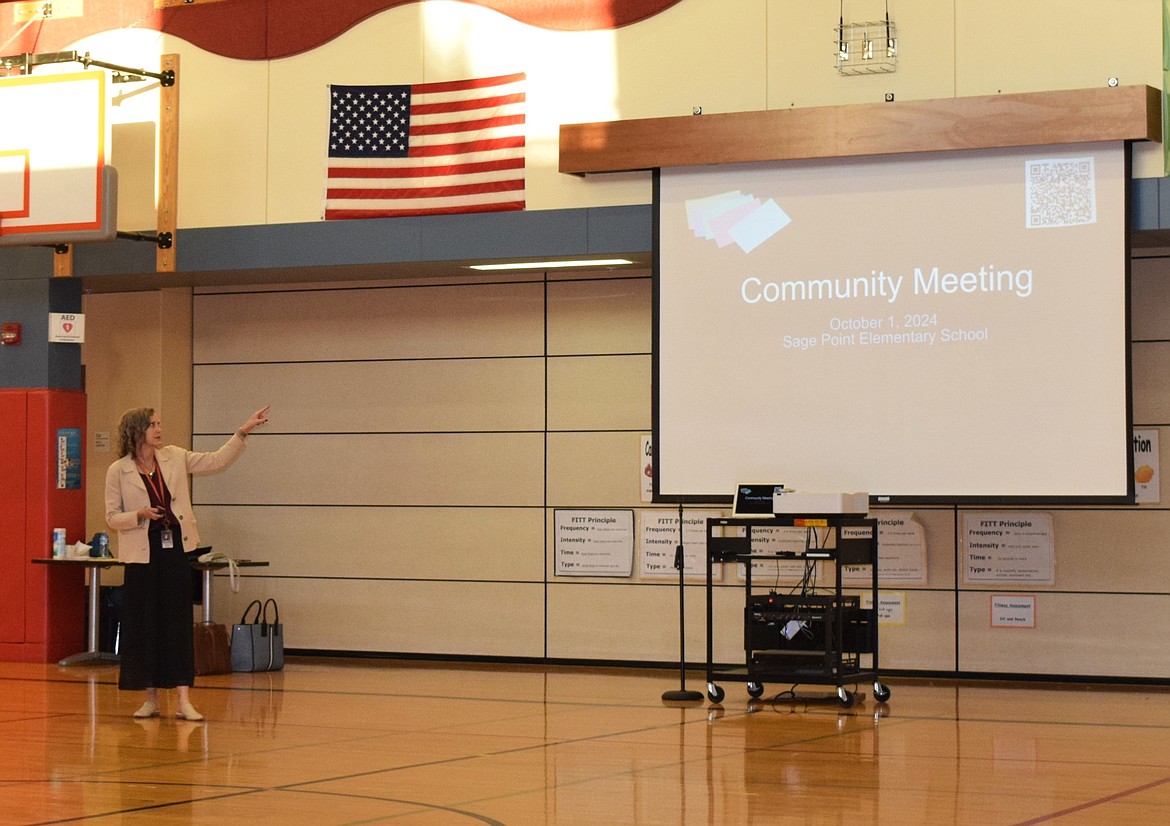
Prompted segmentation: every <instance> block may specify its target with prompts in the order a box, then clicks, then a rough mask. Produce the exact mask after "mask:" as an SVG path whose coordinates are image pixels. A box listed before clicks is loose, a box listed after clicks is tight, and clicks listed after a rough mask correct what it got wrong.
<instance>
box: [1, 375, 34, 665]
mask: <svg viewBox="0 0 1170 826" xmlns="http://www.w3.org/2000/svg"><path fill="white" fill-rule="evenodd" d="M27 404H28V391H27V390H0V422H3V427H0V643H23V642H24V589H25V577H26V576H27V574H28V573H29V571H28V568H29V567H31V566H29V565H28V563H27V562H26V561H25V554H24V537H25V509H26V507H27V505H26V496H25V493H26V491H25V463H26V453H27V445H28V438H27V433H26V430H27V428H28V415H27V410H26V407H27Z"/></svg>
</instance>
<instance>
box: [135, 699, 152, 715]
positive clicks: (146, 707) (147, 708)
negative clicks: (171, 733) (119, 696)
mask: <svg viewBox="0 0 1170 826" xmlns="http://www.w3.org/2000/svg"><path fill="white" fill-rule="evenodd" d="M134 716H135V717H137V718H139V719H142V718H145V717H157V716H158V703H156V702H155V701H154V700H147V701H146V702H145V703H143V704H142V708H140V709H138V711H136V712H134Z"/></svg>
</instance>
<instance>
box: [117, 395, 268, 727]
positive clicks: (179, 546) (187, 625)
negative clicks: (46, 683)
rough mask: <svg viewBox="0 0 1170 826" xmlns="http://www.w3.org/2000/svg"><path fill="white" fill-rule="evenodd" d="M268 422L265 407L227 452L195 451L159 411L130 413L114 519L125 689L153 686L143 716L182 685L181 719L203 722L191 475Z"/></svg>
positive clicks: (232, 453)
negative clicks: (196, 696) (173, 438)
mask: <svg viewBox="0 0 1170 826" xmlns="http://www.w3.org/2000/svg"><path fill="white" fill-rule="evenodd" d="M267 421H268V406H267V405H265V406H264V407H262V408H260V409H259V410H257V411H256V412H255V413H253V414H252V416H251V417H250V418H249V419H248V421H246V422H244V424H243V425H241V426H240V429H239V430H237V431H236V432H235V434H234V435H233V436H232V437H231V438H230V439H228V440H227V443H226V444H224V446H223V447H221V448H220V449H219V450H216V451H214V452H212V453H195V452H193V451H190V450H185V449H183V448H181V447H176V446H175V445H165V446H164V445H163V439H162V423H161V422H160V421H159V417H158V414H157V413H155V412H154V410H153V409H152V408H149V407H139V408H136V409H134V410H127V411H126V412H125V413H123V414H122V419H121V421H120V422H119V423H118V453H119V455H120V456H121V457H122V458H120V459H118V460H117V461H116V462H114V463H113V464H112V465H110V468H109V470H107V471H106V524H107V525H109V526H110V528H111V530H115V531H117V532H118V559H119V560H120V561H122V562H123V563H125V565H126V568H125V580H124V597H123V599H124V605H123V614H122V638H121V647H120V651H119V653H120V655H121V662H122V668H121V672H120V673H119V675H118V688H120V689H123V690H125V691H142V690H145V691H146V702H145V703H143V704H142V707H141V708H140V709H138V710H137V711H136V712H134V716H135V717H157V716H158V713H159V706H158V690H159V689H160V688H177V689H178V690H179V697H178V709H177V711H176V713H175V716H176V717H178V718H179V719H184V720H202V719H203V715H202V714H200V713H199V712H198V711H196V710H195V707H194V706H192V705H191V693H190V690H191V684H192V683H193V682H194V681H195V644H194V639H193V633H192V623H193V617H192V600H191V565H190V564H189V563H188V561H187V557H186V556H185V555H184V550H185V549H188V548H190V549H191V550H194V549H196V548H198V547H199V531H198V530H197V529H196V527H195V514H194V513H193V512H192V510H191V488H190V484H189V481H188V475H189V474H202V473H214V472H216V471H219V470H223V469H224V468H226V467H228V466H229V465H231V464H232V462H234V461H235V460H236V459H238V458H239V457H240V454H242V453H243V452H244V450H245V448H246V447H247V438H248V434H249V433H251V432H252V431H253V430H254V429H256V428H257V427H259V426H260V425H262V424H265V423H266V422H267Z"/></svg>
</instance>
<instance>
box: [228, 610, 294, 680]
mask: <svg viewBox="0 0 1170 826" xmlns="http://www.w3.org/2000/svg"><path fill="white" fill-rule="evenodd" d="M269 605H271V606H272V622H269V621H268V606H269ZM253 606H255V608H256V615H255V616H254V617H253V618H252V620H251V622H249V621H248V615H249V614H250V613H251V612H252V608H253ZM282 668H284V628H283V627H282V626H281V624H280V609H279V608H277V606H276V600H274V599H269V600H265V602H264V604H263V605H261V604H260V600H258V599H254V600H252V602H251V603H249V605H248V607H247V608H245V609H244V615H243V616H242V617H240V621H239V622H238V623H236V624H235V625H233V626H232V671H280V670H281V669H282Z"/></svg>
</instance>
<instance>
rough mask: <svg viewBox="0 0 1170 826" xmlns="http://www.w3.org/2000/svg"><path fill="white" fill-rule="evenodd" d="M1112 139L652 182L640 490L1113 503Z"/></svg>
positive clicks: (1124, 335) (1117, 157)
mask: <svg viewBox="0 0 1170 826" xmlns="http://www.w3.org/2000/svg"><path fill="white" fill-rule="evenodd" d="M1128 184H1129V148H1128V146H1127V145H1126V144H1124V143H1121V142H1116V143H1108V144H1100V143H1094V144H1076V145H1065V146H1040V147H1027V148H1013V149H1006V150H987V151H984V150H980V151H964V152H940V153H926V154H921V155H899V156H887V157H873V158H861V159H856V158H852V159H834V160H829V161H797V162H776V163H769V164H744V165H725V166H707V167H689V168H679V169H663V170H660V171H659V172H658V173H656V177H655V209H656V212H655V220H656V240H657V255H656V256H655V262H656V264H655V273H654V276H655V303H654V399H653V403H654V433H653V447H654V493H655V499H656V501H672V502H677V501H726V500H727V499H728V498H729V496H730V494H731V492H732V491H733V489H734V486H735V484H736V482H739V481H745V480H752V481H761V480H766V481H770V482H779V483H783V484H785V485H786V486H787V487H788V488H789V489H794V490H799V491H808V492H843V491H848V492H855V491H866V492H868V493H869V494H870V495H871V502H874V503H885V502H890V503H899V502H905V503H912V502H933V501H948V502H949V501H954V502H960V503H962V502H968V501H970V502H976V501H977V502H986V501H1003V502H1070V503H1071V502H1102V503H1105V502H1110V503H1115V502H1126V501H1132V496H1133V481H1132V479H1133V476H1132V469H1131V468H1132V459H1131V452H1130V449H1129V446H1130V437H1131V405H1130V388H1129V301H1128V282H1129V244H1128V225H1127V217H1128V198H1127V195H1128Z"/></svg>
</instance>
